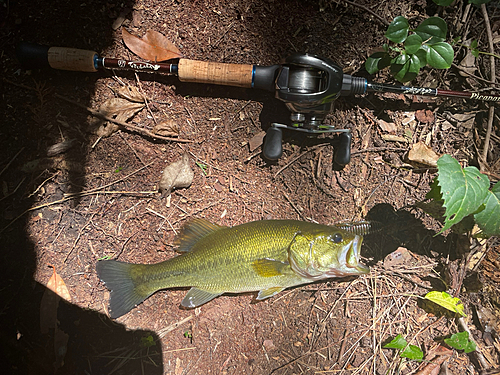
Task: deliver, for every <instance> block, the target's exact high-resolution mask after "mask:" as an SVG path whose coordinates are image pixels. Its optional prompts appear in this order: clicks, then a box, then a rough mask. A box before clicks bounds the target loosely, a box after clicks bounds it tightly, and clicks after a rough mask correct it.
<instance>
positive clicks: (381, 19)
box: [344, 0, 389, 26]
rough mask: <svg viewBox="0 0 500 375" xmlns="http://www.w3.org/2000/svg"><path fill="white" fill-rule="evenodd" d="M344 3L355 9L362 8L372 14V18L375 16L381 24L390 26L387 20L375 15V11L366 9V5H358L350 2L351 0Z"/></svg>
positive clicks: (345, 0)
mask: <svg viewBox="0 0 500 375" xmlns="http://www.w3.org/2000/svg"><path fill="white" fill-rule="evenodd" d="M344 3H346V4H349V5H352V6H353V7H358V8H361V9H363V10H364V11H366V12H368V13H370V14H371V15H372V16H374V17H375V18H377V19H378V20H379V21H380V22H381V23H383V24H384V25H385V26H389V22H387V21H386V19H385V18H384V17H382V16H379V15H378V14H377V13H375V12H374V11H373V10H371V9H370V8H368V7H365V6H364V5H361V4H357V3H355V2H353V1H349V0H344Z"/></svg>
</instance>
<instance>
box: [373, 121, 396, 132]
mask: <svg viewBox="0 0 500 375" xmlns="http://www.w3.org/2000/svg"><path fill="white" fill-rule="evenodd" d="M377 123H378V126H379V127H380V129H382V130H383V131H385V132H388V133H396V130H397V128H396V124H395V123H393V122H387V121H384V120H382V119H378V120H377Z"/></svg>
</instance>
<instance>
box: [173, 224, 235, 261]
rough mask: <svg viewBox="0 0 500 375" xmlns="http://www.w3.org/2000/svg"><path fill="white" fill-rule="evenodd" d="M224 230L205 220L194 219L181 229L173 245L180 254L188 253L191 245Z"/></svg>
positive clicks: (220, 226)
mask: <svg viewBox="0 0 500 375" xmlns="http://www.w3.org/2000/svg"><path fill="white" fill-rule="evenodd" d="M221 228H225V227H224V226H222V225H217V224H212V223H211V222H209V221H208V220H205V219H194V220H191V221H190V222H188V223H187V224H186V225H184V227H183V228H182V230H181V232H180V233H179V235H178V236H177V238H176V239H175V245H177V246H179V248H178V249H177V251H178V252H180V253H185V252H187V251H190V250H191V248H192V247H193V245H194V244H195V243H196V242H198V241H199V240H201V239H202V238H203V237H205V236H206V235H208V234H210V233H213V232H215V231H218V230H219V229H221Z"/></svg>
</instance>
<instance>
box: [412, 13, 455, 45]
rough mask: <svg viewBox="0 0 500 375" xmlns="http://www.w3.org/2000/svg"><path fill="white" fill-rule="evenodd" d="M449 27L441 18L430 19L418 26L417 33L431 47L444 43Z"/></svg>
mask: <svg viewBox="0 0 500 375" xmlns="http://www.w3.org/2000/svg"><path fill="white" fill-rule="evenodd" d="M447 31H448V26H447V25H446V22H445V20H443V19H442V18H441V17H430V18H427V19H426V20H424V21H423V22H422V23H421V24H420V25H418V26H417V28H416V29H415V32H416V33H417V34H418V35H419V36H420V37H421V38H422V40H423V41H424V43H427V44H429V45H432V44H436V43H439V42H442V41H444V40H445V39H446V32H447Z"/></svg>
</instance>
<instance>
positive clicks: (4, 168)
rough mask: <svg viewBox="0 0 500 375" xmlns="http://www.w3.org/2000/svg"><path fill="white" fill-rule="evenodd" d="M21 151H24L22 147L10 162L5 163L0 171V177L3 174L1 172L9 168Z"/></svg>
mask: <svg viewBox="0 0 500 375" xmlns="http://www.w3.org/2000/svg"><path fill="white" fill-rule="evenodd" d="M23 151H24V147H23V148H21V149H20V150H19V151H18V152H17V154H15V155H14V157H13V158H12V159H10V161H9V162H8V163H7V165H6V166H5V167H3V169H2V171H1V172H0V176H1V175H2V174H3V172H5V171H6V170H7V168H9V167H10V165H11V164H12V162H13V161H14V160H16V158H17V157H18V156H19V154H20V153H21V152H23Z"/></svg>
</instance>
